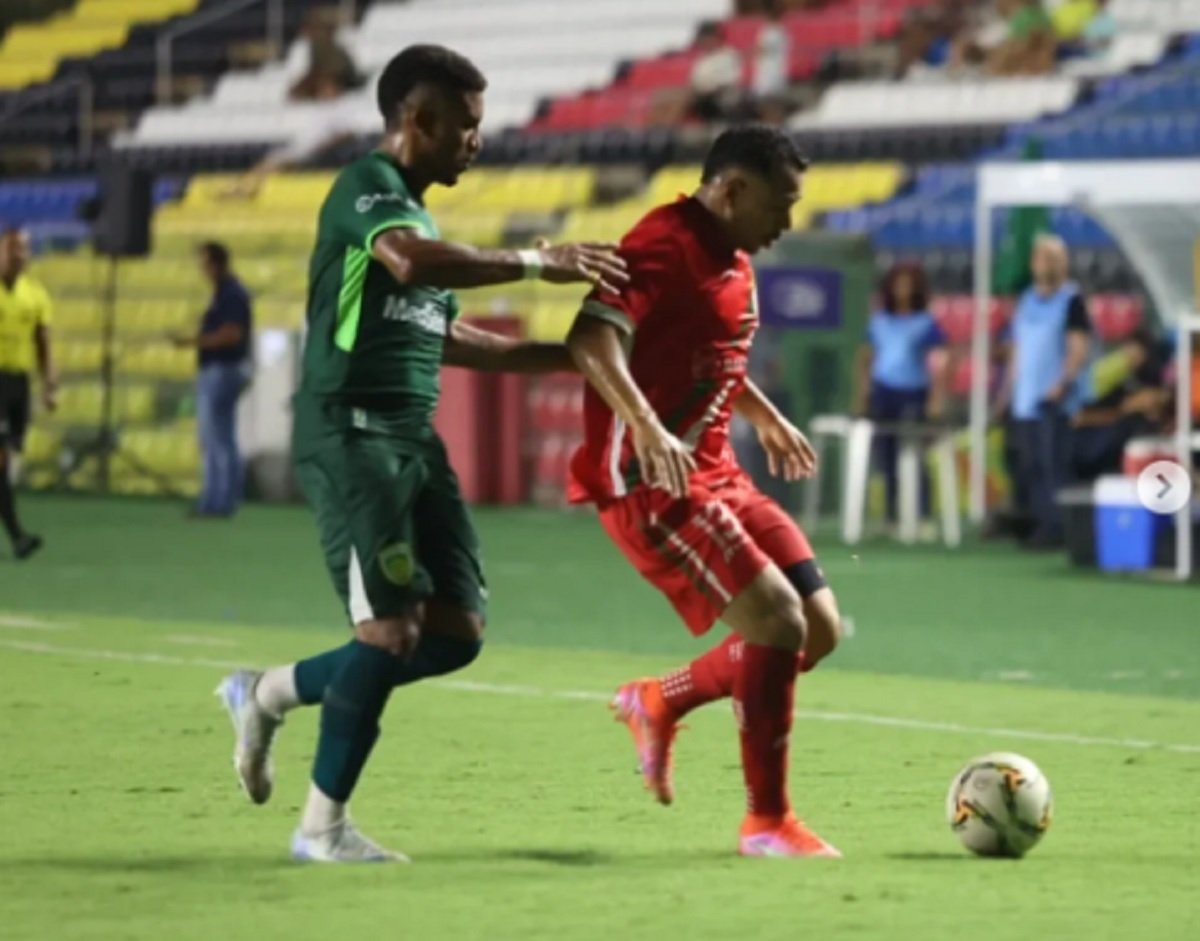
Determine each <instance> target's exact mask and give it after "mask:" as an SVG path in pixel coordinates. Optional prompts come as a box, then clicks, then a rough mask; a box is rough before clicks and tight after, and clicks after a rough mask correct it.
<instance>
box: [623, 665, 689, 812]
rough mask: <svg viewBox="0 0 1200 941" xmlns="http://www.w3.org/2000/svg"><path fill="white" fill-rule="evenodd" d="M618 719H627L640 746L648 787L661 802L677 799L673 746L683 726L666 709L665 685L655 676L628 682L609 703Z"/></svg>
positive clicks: (642, 765)
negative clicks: (672, 758) (672, 781)
mask: <svg viewBox="0 0 1200 941" xmlns="http://www.w3.org/2000/svg"><path fill="white" fill-rule="evenodd" d="M609 708H610V709H612V710H613V712H615V713H616V719H617V721H618V722H624V723H625V725H626V726H628V728H629V732H630V734H631V735H632V736H633V743H634V745H635V746H637V753H638V767H639V768H640V769H641V772H642V777H643V778H645V781H646V788H647V790H649V791H651V792H652V793H653V794H654V796H655V798H657V800H658V802H659V803H660V804H664V805H666V804H670V803H671V801H673V800H674V799H675V788H674V786H673V785H672V783H671V748H672V746H673V745H674V744H675V734H676V733H677V732H678V731H679V728H680V726H679V725H678V724H677V723H676V722H675V720H674V718H673V717H672V716H671V714H670V713H669V712H668V711H667V703H666V700H665V699H663V694H662V684H661V683H659V681H658V680H655V679H647V680H634V681H633V682H632V683H626V684H625V685H624V686H622V687H621V688H620V689H619V690H617V694H616V696H614V697H613V700H612V703H611V704H610V706H609Z"/></svg>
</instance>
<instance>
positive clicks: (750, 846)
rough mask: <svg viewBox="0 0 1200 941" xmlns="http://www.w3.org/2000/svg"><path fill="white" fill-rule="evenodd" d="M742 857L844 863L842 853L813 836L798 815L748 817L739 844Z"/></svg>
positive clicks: (744, 822) (743, 824) (743, 825)
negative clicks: (829, 860)
mask: <svg viewBox="0 0 1200 941" xmlns="http://www.w3.org/2000/svg"><path fill="white" fill-rule="evenodd" d="M738 853H740V854H741V855H742V856H766V857H774V858H784V857H803V856H812V857H818V858H824V859H841V858H842V854H841V852H840V851H839V850H838V849H837V848H836V847H834V846H831V845H830V844H829V843H826V842H825V841H824V840H822V839H821V838H820V837H819V836H817V835H816V834H815V833H813V832H812V831H811V830H810V829H808V827H806V826H805V825H804V824H803V823H802V822H801V821H799V820H797V819H796V815H795V814H788V815H787V816H786V817H756V816H754V815H753V814H751V815H749V816H747V817H746V819H745V821H743V823H742V831H741V836H740V838H739V841H738Z"/></svg>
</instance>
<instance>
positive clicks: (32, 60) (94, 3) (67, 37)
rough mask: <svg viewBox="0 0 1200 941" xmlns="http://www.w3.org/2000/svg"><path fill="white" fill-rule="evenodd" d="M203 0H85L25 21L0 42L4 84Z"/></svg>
mask: <svg viewBox="0 0 1200 941" xmlns="http://www.w3.org/2000/svg"><path fill="white" fill-rule="evenodd" d="M198 2H199V0H80V2H79V3H78V4H76V6H75V7H74V8H73V9H70V10H67V11H65V12H63V13H59V14H58V15H57V16H53V17H51V18H50V19H48V20H44V21H42V22H37V23H22V24H18V25H16V26H14V27H13V28H12V29H10V30H9V31H8V34H7V35H6V36H5V37H4V40H3V42H2V43H0V88H19V87H21V86H22V85H27V84H30V83H32V82H37V81H43V80H45V79H48V78H50V77H51V76H52V75H53V74H54V70H55V68H56V67H57V66H58V63H59V61H60V60H61V59H63V58H66V57H67V56H77V57H84V56H89V55H92V54H93V53H96V52H99V51H100V50H101V49H112V48H115V47H117V46H119V45H121V44H122V43H123V42H125V39H126V37H127V36H128V35H129V28H130V27H131V26H132V25H133V24H134V23H139V22H156V21H160V20H164V19H166V18H167V17H170V16H175V15H177V14H180V13H188V12H191V11H192V10H194V9H195V8H196V6H197V3H198Z"/></svg>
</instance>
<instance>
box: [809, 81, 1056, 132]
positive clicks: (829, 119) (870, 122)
mask: <svg viewBox="0 0 1200 941" xmlns="http://www.w3.org/2000/svg"><path fill="white" fill-rule="evenodd" d="M1078 93H1079V82H1078V81H1077V80H1076V79H1073V78H1069V77H1062V76H1049V77H1045V78H1012V79H988V80H981V81H973V82H964V81H949V80H946V81H941V82H932V81H919V82H899V83H893V82H848V83H845V84H842V85H835V86H834V87H833V88H831V89H830V90H829V91H828V92H826V94H825V96H824V97H823V98H822V99H821V102H820V104H819V105H818V106H817V108H816V109H815V110H814V111H812V112H809V113H807V114H802V115H799V116H797V117H796V118H793V120H792V122H791V126H792V127H794V128H796V129H801V130H802V129H812V128H835V127H895V126H900V125H910V126H911V125H943V124H1006V123H1010V122H1013V121H1029V120H1033V119H1034V118H1037V117H1040V116H1042V115H1044V114H1053V113H1056V112H1059V111H1064V110H1066V109H1067V108H1069V107H1070V106H1071V104H1072V103H1073V102H1074V101H1075V98H1076V97H1077V95H1078Z"/></svg>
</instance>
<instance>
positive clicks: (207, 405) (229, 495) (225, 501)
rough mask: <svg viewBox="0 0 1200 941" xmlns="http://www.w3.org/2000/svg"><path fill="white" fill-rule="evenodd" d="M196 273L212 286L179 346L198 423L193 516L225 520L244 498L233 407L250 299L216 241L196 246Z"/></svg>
mask: <svg viewBox="0 0 1200 941" xmlns="http://www.w3.org/2000/svg"><path fill="white" fill-rule="evenodd" d="M200 268H201V271H203V273H204V277H205V278H207V279H208V280H209V281H210V282H211V283H212V286H213V295H212V301H211V302H210V303H209V305H208V309H207V310H206V311H205V312H204V318H203V319H202V320H201V322H200V331H199V333H198V334H196V335H195V336H187V337H180V338H179V340H178V343H179V345H180V346H190V347H194V348H195V349H196V354H197V361H198V366H199V372H198V374H197V377H196V419H197V424H198V426H199V432H200V450H201V452H202V454H203V460H204V486H203V490H202V491H201V494H200V500H199V502H198V503H197V504H196V506H195V508H194V509H193V511H192V515H193V516H196V517H202V518H228V517H230V516H233V514H234V512H235V511H236V510H237V507H238V503H239V502H240V501H241V498H242V459H241V455H240V454H239V453H238V443H237V402H238V398H239V397H240V396H241V394H242V390H243V389H244V388H245V386H246V382H247V379H248V377H249V371H250V336H251V326H252V322H251V315H250V295H249V294H248V293H247V292H246V288H245V287H244V286H243V285H242V283H241V281H239V280H238V279H237V277H235V276H234V274H233V271H232V270H231V268H230V261H229V250H228V249H227V248H226V247H225V246H224V245H222V244H220V243H219V242H205V243H204V244H203V245H201V246H200Z"/></svg>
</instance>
